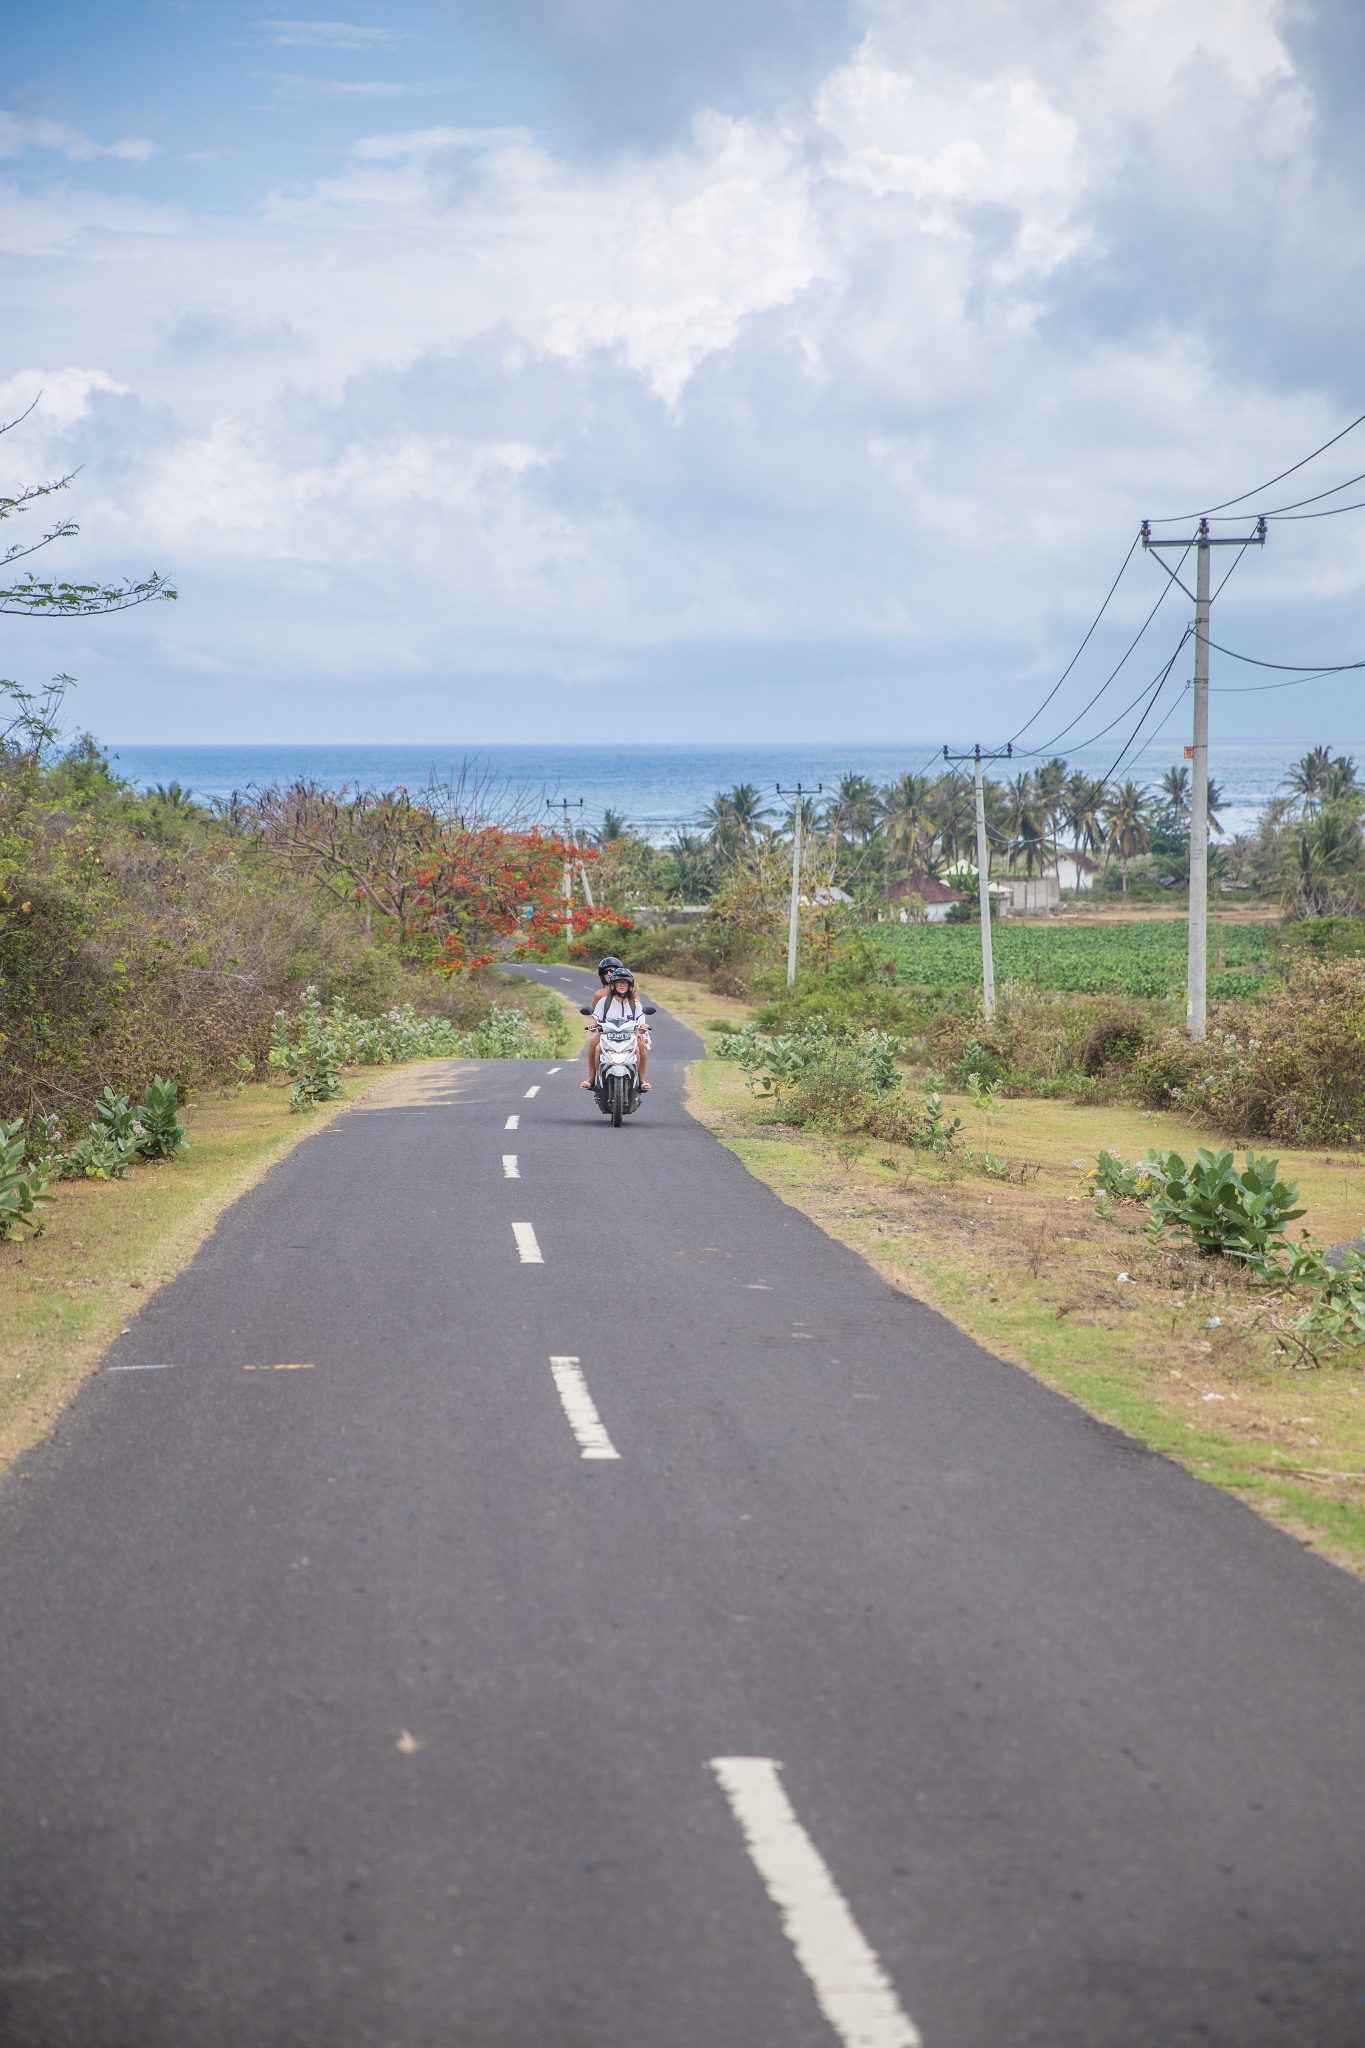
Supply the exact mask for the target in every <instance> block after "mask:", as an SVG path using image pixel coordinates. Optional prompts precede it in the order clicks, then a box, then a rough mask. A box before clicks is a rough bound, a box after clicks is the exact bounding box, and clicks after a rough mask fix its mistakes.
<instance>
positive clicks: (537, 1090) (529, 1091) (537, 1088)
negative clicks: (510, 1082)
mask: <svg viewBox="0 0 1365 2048" xmlns="http://www.w3.org/2000/svg"><path fill="white" fill-rule="evenodd" d="M539 1093H540V1083H539V1081H537V1082H536V1085H535V1087H534V1088H528V1089H527V1091H526V1098H527V1100H528V1101H529V1100H530V1098H531V1097H532V1096H533V1095H539Z"/></svg>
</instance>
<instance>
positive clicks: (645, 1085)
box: [640, 1081, 654, 1095]
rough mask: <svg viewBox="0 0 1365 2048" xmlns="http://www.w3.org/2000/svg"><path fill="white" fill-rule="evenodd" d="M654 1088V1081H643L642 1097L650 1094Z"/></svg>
mask: <svg viewBox="0 0 1365 2048" xmlns="http://www.w3.org/2000/svg"><path fill="white" fill-rule="evenodd" d="M653 1086H654V1083H653V1082H652V1081H642V1082H641V1083H640V1093H641V1094H642V1095H648V1093H649V1091H650V1089H651V1088H652V1087H653Z"/></svg>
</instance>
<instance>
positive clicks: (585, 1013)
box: [578, 1003, 592, 1017]
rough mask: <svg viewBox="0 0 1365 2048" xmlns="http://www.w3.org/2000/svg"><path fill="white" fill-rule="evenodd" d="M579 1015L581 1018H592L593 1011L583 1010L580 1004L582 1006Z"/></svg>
mask: <svg viewBox="0 0 1365 2048" xmlns="http://www.w3.org/2000/svg"><path fill="white" fill-rule="evenodd" d="M578 1014H579V1016H580V1017H591V1015H592V1011H591V1010H585V1009H584V1008H583V1006H582V1004H581V1003H580V1005H579V1008H578Z"/></svg>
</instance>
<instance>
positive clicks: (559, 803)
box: [546, 796, 597, 945]
mask: <svg viewBox="0 0 1365 2048" xmlns="http://www.w3.org/2000/svg"><path fill="white" fill-rule="evenodd" d="M546 802H547V803H548V805H549V807H550V809H551V810H552V811H562V812H563V813H564V824H563V838H564V942H565V944H566V945H568V944H569V943H570V942H571V940H572V938H573V864H572V861H571V860H570V856H569V848H570V847H572V848H573V850H574V853H575V854H576V853H577V852H578V837H577V834H576V831H575V829H574V821H573V819H572V818H571V817H570V816H569V813H570V811H575V810H576V811H581V810H582V808H583V798H582V797H580V798H579V799H578V802H577V803H576V804H571V803H570V802H569V799H568V798H567V797H566V796H562V797H560V798H559V799H558V800H556V799H555V798H554V797H547V799H546ZM578 872H579V874H580V875H581V876H582V879H583V894H584V896H585V897H586V898H587V901H588V908H589V910H595V909H596V908H597V906H596V904H595V903H594V902H593V900H592V890H591V889H590V888H589V887H588V871H587V869H586V867H585V866H584V864H583V862H582V861H581V860H580V861H579V863H578Z"/></svg>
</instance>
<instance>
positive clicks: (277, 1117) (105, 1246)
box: [0, 1067, 401, 1471]
mask: <svg viewBox="0 0 1365 2048" xmlns="http://www.w3.org/2000/svg"><path fill="white" fill-rule="evenodd" d="M399 1071H401V1069H396V1068H394V1067H376V1068H374V1069H373V1071H366V1072H365V1073H364V1074H363V1075H360V1076H358V1077H356V1078H354V1079H352V1080H350V1081H348V1083H347V1084H346V1090H345V1094H344V1095H343V1096H342V1097H341V1099H340V1100H339V1101H337V1102H334V1103H329V1104H327V1106H326V1107H325V1108H322V1109H317V1110H314V1111H312V1112H310V1113H309V1114H307V1115H303V1116H292V1115H291V1114H290V1111H289V1094H288V1090H287V1089H285V1088H283V1087H269V1086H257V1087H250V1088H247V1089H246V1090H245V1091H244V1092H243V1093H242V1094H241V1095H240V1096H239V1095H231V1096H228V1097H226V1098H225V1099H223V1100H218V1101H215V1100H205V1101H204V1102H202V1103H200V1104H198V1105H197V1106H194V1107H191V1108H190V1109H189V1110H187V1111H186V1112H184V1113H183V1121H184V1123H185V1126H186V1129H187V1130H188V1131H189V1134H190V1138H191V1140H192V1149H191V1150H190V1151H189V1152H186V1153H184V1154H183V1155H182V1156H181V1158H179V1159H177V1160H171V1161H156V1162H148V1163H145V1164H143V1165H140V1166H137V1167H135V1168H134V1169H133V1170H132V1172H131V1173H130V1174H129V1175H128V1177H127V1179H126V1180H116V1181H94V1180H82V1181H63V1182H62V1183H61V1185H60V1187H59V1188H57V1189H56V1190H55V1193H56V1195H57V1200H56V1202H55V1204H54V1206H53V1207H52V1208H51V1209H50V1210H49V1211H48V1222H47V1226H46V1228H45V1229H44V1231H43V1233H42V1235H41V1236H40V1237H36V1238H29V1239H28V1240H27V1241H26V1242H22V1243H0V1471H4V1470H5V1468H6V1467H7V1466H9V1465H10V1464H12V1463H13V1462H14V1460H15V1459H16V1458H17V1457H19V1456H21V1454H22V1453H23V1452H24V1451H26V1450H27V1449H28V1448H29V1447H30V1445H32V1444H34V1443H36V1442H37V1441H38V1439H39V1438H40V1437H41V1436H43V1435H45V1434H46V1432H47V1431H48V1430H49V1429H50V1428H51V1426H52V1424H53V1422H54V1421H55V1420H56V1418H57V1416H58V1414H59V1413H60V1411H61V1409H62V1408H63V1407H64V1406H65V1404H66V1402H67V1401H69V1400H70V1398H71V1395H72V1394H73V1393H74V1392H75V1390H76V1387H77V1385H78V1384H79V1382H80V1381H81V1380H82V1379H83V1378H84V1377H85V1375H86V1374H87V1373H89V1372H92V1371H93V1370H94V1368H95V1367H96V1366H97V1365H98V1363H99V1360H100V1357H101V1355H102V1353H103V1352H104V1350H105V1348H106V1347H107V1345H108V1344H109V1343H110V1341H111V1339H112V1338H114V1337H116V1336H117V1335H118V1334H119V1332H120V1330H122V1328H123V1326H124V1324H125V1323H126V1322H127V1320H128V1317H129V1315H130V1314H131V1313H132V1312H133V1311H134V1310H135V1309H137V1308H140V1307H141V1306H142V1304H143V1303H144V1302H145V1301H146V1300H147V1299H148V1298H149V1296H150V1295H151V1294H153V1293H154V1292H155V1290H156V1289H157V1288H158V1287H161V1286H163V1285H164V1283H165V1282H166V1281H167V1280H171V1279H174V1277H175V1275H176V1274H177V1273H179V1272H180V1271H181V1270H182V1268H184V1267H185V1266H187V1265H188V1264H189V1262H190V1260H191V1259H192V1258H193V1257H194V1254H195V1252H196V1251H197V1250H198V1248H199V1246H200V1245H201V1244H202V1243H203V1241H204V1239H205V1238H206V1237H208V1236H209V1234H210V1232H211V1231H212V1230H213V1227H214V1225H215V1224H216V1223H217V1221H218V1219H219V1217H220V1216H221V1215H222V1213H223V1211H224V1210H225V1209H226V1208H228V1207H229V1206H230V1205H231V1204H232V1203H233V1202H235V1201H236V1200H237V1198H238V1196H239V1195H243V1194H245V1193H246V1191H247V1189H248V1188H250V1187H254V1186H255V1184H256V1182H257V1181H259V1180H260V1179H261V1178H262V1177H263V1176H264V1175H265V1174H266V1173H267V1172H268V1171H269V1169H270V1168H271V1167H272V1166H273V1165H274V1163H275V1161H276V1160H277V1159H281V1158H283V1157H284V1155H285V1154H286V1153H287V1152H292V1151H293V1149H294V1147H295V1146H296V1145H298V1144H300V1143H301V1142H302V1141H303V1140H304V1139H305V1138H309V1137H311V1136H312V1134H313V1133H314V1131H319V1130H321V1129H322V1128H323V1127H324V1126H325V1125H326V1124H328V1123H330V1122H331V1120H332V1118H333V1117H334V1116H335V1115H337V1114H338V1112H339V1111H341V1110H343V1109H345V1108H346V1107H347V1105H348V1104H349V1103H352V1102H355V1101H356V1100H358V1098H359V1097H360V1096H361V1095H363V1094H364V1093H365V1092H366V1090H367V1089H369V1088H371V1087H373V1086H374V1085H375V1083H376V1082H378V1081H384V1080H389V1079H391V1078H392V1076H393V1075H394V1073H395V1072H399Z"/></svg>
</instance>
